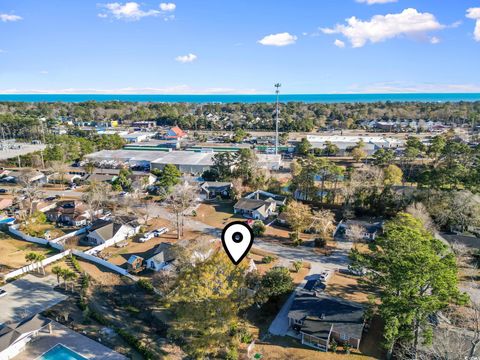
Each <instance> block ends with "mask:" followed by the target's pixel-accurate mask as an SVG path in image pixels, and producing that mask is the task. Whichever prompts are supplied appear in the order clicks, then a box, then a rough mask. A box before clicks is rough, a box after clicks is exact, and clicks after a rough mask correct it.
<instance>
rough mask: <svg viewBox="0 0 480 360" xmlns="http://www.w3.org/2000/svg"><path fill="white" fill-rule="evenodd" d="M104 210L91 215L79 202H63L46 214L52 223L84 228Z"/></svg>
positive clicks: (85, 206)
mask: <svg viewBox="0 0 480 360" xmlns="http://www.w3.org/2000/svg"><path fill="white" fill-rule="evenodd" d="M102 213H103V210H97V211H95V212H94V213H93V214H90V210H89V209H88V207H87V205H86V204H85V203H84V202H82V201H78V200H72V201H62V202H59V203H58V206H57V207H56V208H55V209H53V210H50V211H48V212H47V213H46V215H47V219H48V220H50V221H52V222H57V223H60V224H64V225H68V226H84V225H86V224H87V222H88V221H89V220H90V219H91V218H95V217H97V216H98V215H100V214H102Z"/></svg>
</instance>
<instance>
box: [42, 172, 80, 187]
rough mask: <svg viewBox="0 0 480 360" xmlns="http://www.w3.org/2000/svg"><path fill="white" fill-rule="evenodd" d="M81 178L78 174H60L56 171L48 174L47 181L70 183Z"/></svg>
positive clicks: (51, 182)
mask: <svg viewBox="0 0 480 360" xmlns="http://www.w3.org/2000/svg"><path fill="white" fill-rule="evenodd" d="M81 178H82V177H81V176H80V175H78V174H61V173H58V172H57V173H53V174H51V175H49V176H48V182H49V183H50V184H70V183H73V182H75V180H76V179H77V180H80V179H81Z"/></svg>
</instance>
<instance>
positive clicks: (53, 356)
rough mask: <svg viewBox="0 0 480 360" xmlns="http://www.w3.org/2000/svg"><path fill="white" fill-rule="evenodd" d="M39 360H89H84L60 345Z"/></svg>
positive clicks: (85, 359) (84, 359)
mask: <svg viewBox="0 0 480 360" xmlns="http://www.w3.org/2000/svg"><path fill="white" fill-rule="evenodd" d="M37 360H87V358H84V357H83V356H81V355H79V354H77V353H76V352H75V351H73V350H70V349H69V348H67V347H66V346H63V345H61V344H58V345H55V346H54V347H53V348H51V349H50V350H48V351H47V352H46V353H45V354H43V355H42V356H40V357H39V358H38V359H37Z"/></svg>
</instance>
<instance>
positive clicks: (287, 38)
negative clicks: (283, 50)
mask: <svg viewBox="0 0 480 360" xmlns="http://www.w3.org/2000/svg"><path fill="white" fill-rule="evenodd" d="M297 39H298V38H297V37H296V36H295V35H291V34H289V33H288V32H284V33H279V34H271V35H267V36H265V37H264V38H263V39H261V40H258V43H259V44H262V45H265V46H287V45H292V44H295V42H296V41H297Z"/></svg>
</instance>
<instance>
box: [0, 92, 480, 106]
mask: <svg viewBox="0 0 480 360" xmlns="http://www.w3.org/2000/svg"><path fill="white" fill-rule="evenodd" d="M1 101H17V102H70V103H74V102H84V101H98V102H104V101H131V102H163V103H178V102H184V103H198V104H201V103H272V102H275V95H273V94H272V95H125V94H124V95H115V94H111V95H109V94H101V95H99V94H68V95H65V94H12V95H5V94H3V95H1V94H0V102H1ZM280 101H281V102H291V101H295V102H305V103H356V102H361V103H369V102H384V101H392V102H403V101H417V102H448V101H450V102H458V101H480V93H467V94H460V93H458V94H453V93H452V94H281V95H280Z"/></svg>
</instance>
